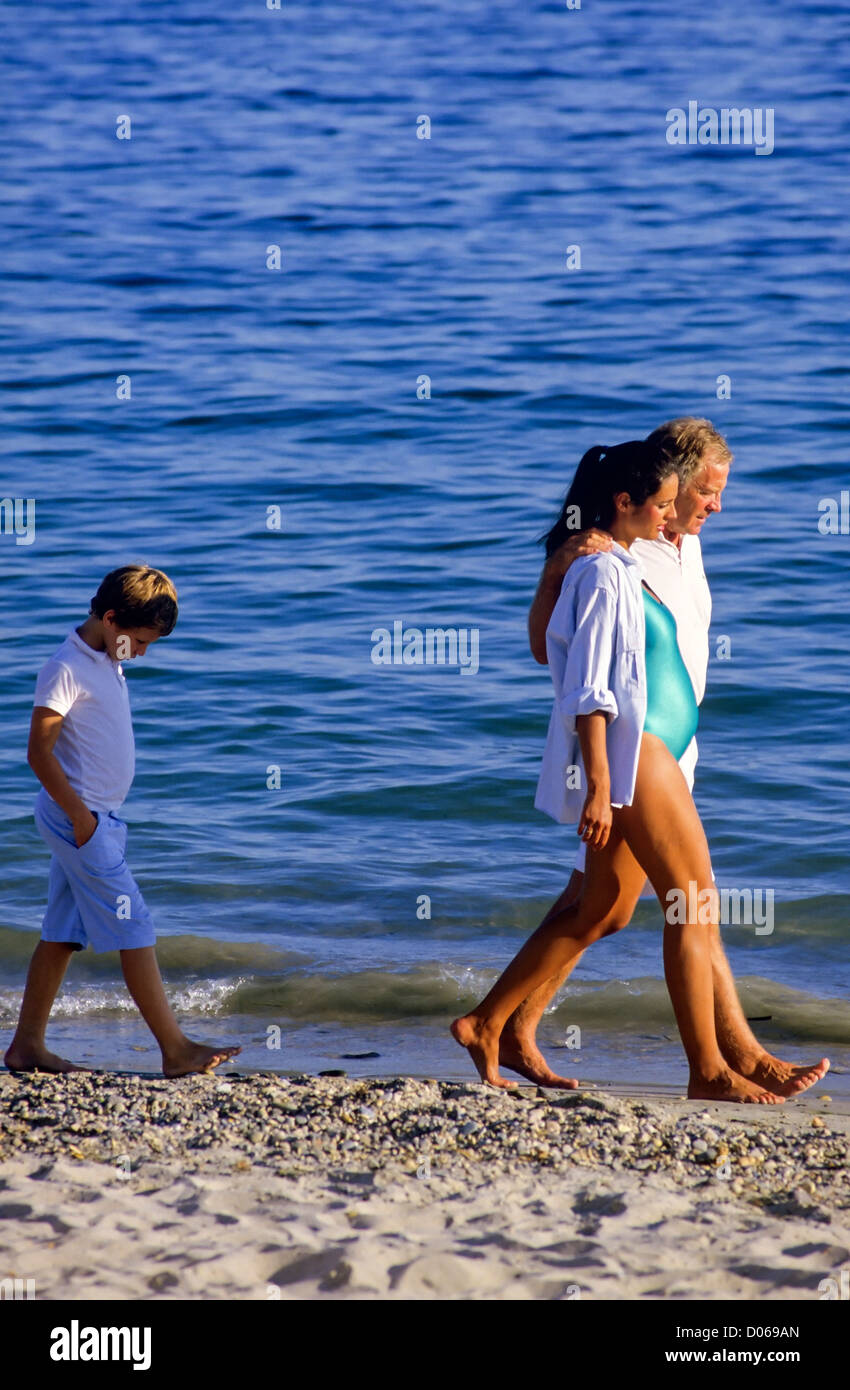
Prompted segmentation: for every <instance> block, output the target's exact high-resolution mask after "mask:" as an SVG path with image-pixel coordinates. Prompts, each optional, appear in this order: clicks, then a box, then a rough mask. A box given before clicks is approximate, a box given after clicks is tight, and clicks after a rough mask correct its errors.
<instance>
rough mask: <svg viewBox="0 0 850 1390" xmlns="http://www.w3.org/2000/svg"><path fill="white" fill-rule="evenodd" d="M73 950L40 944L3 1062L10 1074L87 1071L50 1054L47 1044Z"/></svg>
mask: <svg viewBox="0 0 850 1390" xmlns="http://www.w3.org/2000/svg"><path fill="white" fill-rule="evenodd" d="M74 949H75V948H74V947H73V946H72V945H71V944H70V943H69V942H66V941H39V943H38V945H37V946H36V948H35V950H34V952H33V956H32V960H31V961H30V966H29V970H28V971H27V982H26V985H25V987H24V997H23V1000H22V1002H21V1014H20V1018H19V1019H18V1026H17V1028H16V1030H15V1036H14V1037H13V1039H12V1041H11V1043H10V1044H9V1047H8V1048H7V1050H6V1055H5V1057H4V1058H3V1061H4V1062H5V1063H6V1066H7V1067H8V1068H9V1070H10V1071H49V1072H66V1071H85V1070H86V1068H85V1067H78V1066H76V1064H75V1063H74V1062H66V1061H65V1059H64V1057H57V1056H56V1054H55V1052H49V1051H48V1050H47V1045H46V1043H45V1034H46V1032H47V1021H48V1019H49V1018H50V1010H51V1009H52V1008H53V1002H54V1000H55V998H56V996H57V994H58V993H59V986H60V985H61V984H62V981H63V979H64V977H65V971H66V969H67V968H68V961H69V960H70V959H71V956H72V955H73V953H74Z"/></svg>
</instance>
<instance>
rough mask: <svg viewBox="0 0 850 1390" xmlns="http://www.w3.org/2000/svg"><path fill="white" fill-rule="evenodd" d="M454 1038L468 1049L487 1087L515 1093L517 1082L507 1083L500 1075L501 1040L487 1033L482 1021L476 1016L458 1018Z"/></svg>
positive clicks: (453, 1030)
mask: <svg viewBox="0 0 850 1390" xmlns="http://www.w3.org/2000/svg"><path fill="white" fill-rule="evenodd" d="M452 1037H453V1038H454V1040H455V1042H459V1043H460V1045H461V1047H465V1048H466V1050H467V1052H468V1053H469V1055H470V1057H471V1058H472V1060H473V1062H474V1063H475V1066H476V1069H477V1071H478V1075H479V1076H480V1077H481V1080H482V1081H483V1082H485V1084H486V1085H488V1086H497V1087H498V1088H499V1089H500V1090H502V1091H513V1090H514V1089H515V1088H516V1084H517V1083H516V1082H515V1081H505V1079H504V1077H501V1076H500V1075H499V1040H498V1038H497V1037H495V1036H494V1035H493V1034H492V1033H487V1032H486V1031H485V1029H484V1027H483V1025H482V1023H481V1020H480V1019H479V1018H478V1017H477V1016H476V1015H475V1014H467V1015H466V1017H465V1018H456V1019H455V1021H454V1023H453V1024H452Z"/></svg>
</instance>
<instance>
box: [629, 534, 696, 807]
mask: <svg viewBox="0 0 850 1390" xmlns="http://www.w3.org/2000/svg"><path fill="white" fill-rule="evenodd" d="M630 549H631V554H632V555H635V556H636V557H637V558H638V560H640V563H641V568H642V570H643V574H644V578H645V579H646V582H647V584H648V585H649V587H650V589H653V590H654V591H655V593H656V594H657V595H658V597H659V598H660V599H661V602H662V603H664V604H666V605H667V607H668V608H669V609H670V612H671V613H672V614H673V617H674V618H675V619H676V636H677V638H678V642H679V651H680V652H681V653H682V660H683V661H684V663H685V666H686V667H687V669H688V675H689V676H690V678H691V684H692V685H693V687H694V694H695V696H696V700H697V704H698V705H699V704H701V703H702V699H703V696H704V695H705V682H706V676H707V674H708V629H709V626H710V624H711V591H710V589H709V587H708V580H707V579H706V577H705V570H704V569H703V565H702V547H701V545H700V543H699V536H683V537H682V544H681V547H679V546H677V545H674V544H673V542H672V541H668V540H667V538H666V536H660V537H659V539H658V540H657V541H641V540H637V541H632V544H631V548H630ZM697 756H698V754H697V741H696V739H695V738H693V739H691V741H690V743H689V744H688V746H687V748H686V749H685V751H684V753H683V754H682V756H681V758H680V759H679V766H680V767H681V769H682V772H683V773H684V774H685V777H686V779H687V782H688V786H689V787H690V788H691V789H692V790H693V785H694V773H695V770H696V765H697Z"/></svg>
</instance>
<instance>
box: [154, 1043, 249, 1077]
mask: <svg viewBox="0 0 850 1390" xmlns="http://www.w3.org/2000/svg"><path fill="white" fill-rule="evenodd" d="M241 1051H242V1048H241V1047H205V1046H204V1044H203V1043H195V1042H190V1041H189V1039H188V1038H187V1039H186V1043H185V1046H184V1047H182V1048H181V1049H180V1051H179V1052H173V1053H170V1054H169V1055H168V1057H166V1055H165V1053H163V1054H162V1074H163V1076H167V1077H168V1078H169V1079H171V1078H172V1077H175V1076H190V1075H191V1074H192V1073H193V1072H198V1071H212V1070H213V1068H214V1067H217V1066H219V1065H220V1064H221V1063H222V1062H226V1061H228V1060H229V1058H231V1057H235V1056H236V1054H237V1053H238V1052H241Z"/></svg>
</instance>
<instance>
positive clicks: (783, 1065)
mask: <svg viewBox="0 0 850 1390" xmlns="http://www.w3.org/2000/svg"><path fill="white" fill-rule="evenodd" d="M735 1069H736V1071H738V1072H740V1074H741V1076H743V1077H746V1079H747V1080H748V1081H752V1082H754V1084H755V1085H756V1086H762V1087H763V1088H764V1090H766V1091H772V1092H773V1094H774V1095H775V1096H783V1097H784V1096H798V1095H799V1094H800V1092H801V1091H807V1090H808V1089H809V1087H810V1086H815V1085H817V1083H818V1081H823V1078H824V1077H825V1076H826V1074H827V1072H828V1071H829V1058H828V1057H821V1059H820V1061H819V1062H816V1063H814V1064H813V1065H812V1066H810V1067H800V1066H797V1065H796V1064H795V1063H794V1062H780V1060H779V1058H778V1057H772V1056H771V1055H770V1053H769V1052H763V1053H762V1055H761V1056H760V1057H759V1058H758V1059H757V1060H756V1061H754V1062H753V1063H751V1064H749V1065H746V1066H743V1065H742V1066H740V1067H736V1068H735Z"/></svg>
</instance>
